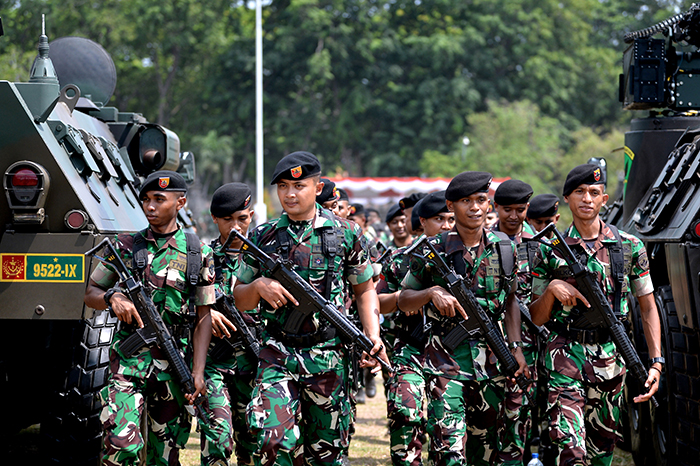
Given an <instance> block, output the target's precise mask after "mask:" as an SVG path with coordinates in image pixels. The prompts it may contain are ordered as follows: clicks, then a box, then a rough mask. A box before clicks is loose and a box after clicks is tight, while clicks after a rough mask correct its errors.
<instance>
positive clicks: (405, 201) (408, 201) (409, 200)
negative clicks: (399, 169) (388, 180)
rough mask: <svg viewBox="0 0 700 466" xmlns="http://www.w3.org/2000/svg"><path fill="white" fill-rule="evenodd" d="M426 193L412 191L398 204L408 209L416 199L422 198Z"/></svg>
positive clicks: (414, 203)
mask: <svg viewBox="0 0 700 466" xmlns="http://www.w3.org/2000/svg"><path fill="white" fill-rule="evenodd" d="M426 195H427V193H413V194H411V195H410V196H406V197H404V198H402V199H401V200H400V201H399V205H400V206H401V208H402V209H410V208H411V207H414V206H415V205H416V204H418V201H420V200H421V199H423V198H424V197H425V196H426Z"/></svg>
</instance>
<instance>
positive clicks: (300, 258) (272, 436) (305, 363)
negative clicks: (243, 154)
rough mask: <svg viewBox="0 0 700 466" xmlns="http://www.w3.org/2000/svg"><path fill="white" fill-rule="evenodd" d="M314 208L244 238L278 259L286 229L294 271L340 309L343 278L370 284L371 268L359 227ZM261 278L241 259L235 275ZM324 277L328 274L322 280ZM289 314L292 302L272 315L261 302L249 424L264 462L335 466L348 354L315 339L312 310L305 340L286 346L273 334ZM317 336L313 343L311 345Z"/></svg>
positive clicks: (342, 434)
mask: <svg viewBox="0 0 700 466" xmlns="http://www.w3.org/2000/svg"><path fill="white" fill-rule="evenodd" d="M316 209H317V211H316V216H315V217H314V219H313V220H311V221H310V222H291V221H290V219H289V217H288V216H287V214H285V213H283V214H282V216H281V217H280V218H279V219H276V220H273V221H271V222H268V223H266V224H263V225H261V226H259V227H258V228H256V229H255V231H253V232H252V234H251V236H250V240H251V241H252V242H253V243H255V244H256V245H258V246H259V247H260V248H261V249H262V250H263V251H265V252H266V253H268V254H269V255H271V256H272V257H273V258H275V257H279V252H278V244H277V243H278V240H277V230H286V231H287V234H289V236H290V237H291V248H290V252H289V256H288V259H289V260H291V261H292V263H293V264H294V266H295V270H296V271H297V273H299V275H300V276H301V277H302V278H304V279H305V280H308V281H309V283H311V285H312V286H313V287H314V288H315V289H317V290H318V292H319V293H320V294H322V295H323V294H324V293H326V289H325V288H326V285H325V284H326V283H330V290H328V293H326V294H327V295H329V300H330V301H331V302H333V303H334V304H335V305H336V306H338V308H339V309H340V310H341V311H342V310H343V309H344V303H345V301H346V295H347V289H348V287H347V285H346V281H349V282H350V284H360V283H364V282H367V281H369V280H371V279H372V267H371V265H370V262H369V257H368V254H367V250H366V247H365V241H364V240H362V239H361V238H362V233H361V231H360V229H359V227H358V226H357V225H354V224H353V223H352V222H349V221H347V220H344V219H341V218H338V217H336V216H335V215H333V214H332V213H331V212H330V211H328V210H326V209H322V208H321V207H320V206H319V205H317V206H316ZM326 228H335V229H336V231H337V232H338V235H339V238H338V239H339V241H338V243H339V244H338V249H339V251H338V253H336V255H335V256H334V257H333V260H332V261H331V260H330V259H329V257H326V256H325V255H324V254H323V248H322V240H321V238H322V236H323V235H322V231H323V230H324V229H326ZM285 259H287V258H285ZM265 273H266V272H265V271H261V270H259V269H258V266H257V264H256V263H255V262H254V261H253V260H252V259H250V258H248V257H247V256H246V258H244V259H243V260H241V261H240V268H239V270H238V272H237V273H236V275H237V277H238V280H240V281H241V283H251V282H252V281H253V280H254V279H255V278H257V277H259V276H260V275H261V274H262V275H265ZM327 274H331V275H330V279H329V282H326V275H327ZM293 312H295V306H294V305H293V304H288V305H287V306H284V307H282V308H280V309H277V310H276V311H275V310H274V309H272V308H271V307H269V306H268V305H267V304H266V303H263V304H262V307H261V316H262V318H263V319H264V320H265V321H266V326H265V329H264V330H263V343H262V347H261V351H260V365H259V368H258V376H257V380H256V386H255V389H254V391H253V398H252V401H251V402H250V404H249V405H248V412H247V418H248V424H249V426H250V428H251V429H253V430H255V431H256V433H257V439H258V449H259V453H260V463H261V464H263V465H270V464H280V465H291V464H295V465H298V464H302V463H304V464H306V463H308V464H312V465H316V464H324V465H325V464H330V465H340V464H341V453H342V451H343V449H344V447H346V446H347V444H348V429H349V424H350V420H351V416H350V411H351V406H350V399H349V396H348V388H349V387H348V377H347V375H348V355H347V351H346V349H345V348H344V347H343V345H342V343H341V341H340V337H338V336H334V337H330V338H327V337H328V335H327V334H326V338H321V335H323V334H324V333H325V330H324V329H325V328H326V324H324V323H323V321H322V320H321V317H320V314H319V313H317V312H314V313H312V315H311V316H310V318H307V319H306V320H305V321H304V323H303V325H302V328H301V330H300V334H303V335H306V336H307V337H305V338H308V341H309V343H308V344H307V345H302V344H298V343H297V344H294V343H292V344H285V342H284V340H285V339H288V338H289V337H285V336H284V335H281V334H280V332H281V331H282V330H281V323H284V322H286V320H287V318H288V316H289V315H291V313H293ZM316 336H318V337H319V340H320V341H315V337H316Z"/></svg>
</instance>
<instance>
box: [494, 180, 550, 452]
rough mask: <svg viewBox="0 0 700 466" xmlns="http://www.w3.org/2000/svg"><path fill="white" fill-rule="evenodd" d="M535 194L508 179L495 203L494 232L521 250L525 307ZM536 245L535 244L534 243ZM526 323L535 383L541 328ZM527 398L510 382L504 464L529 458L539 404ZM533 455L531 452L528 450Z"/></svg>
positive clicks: (520, 290)
mask: <svg viewBox="0 0 700 466" xmlns="http://www.w3.org/2000/svg"><path fill="white" fill-rule="evenodd" d="M530 196H532V187H531V186H530V185H529V184H527V183H525V182H523V181H520V180H514V179H513V180H507V181H504V182H503V183H501V184H500V185H499V186H498V188H497V189H496V192H495V194H494V196H493V202H494V204H495V206H496V211H497V212H498V221H497V222H496V224H495V225H494V226H493V229H492V231H500V232H502V233H505V234H506V235H508V237H509V238H510V239H511V240H512V241H513V242H514V243H515V245H516V248H517V250H518V273H517V283H518V287H517V289H516V296H517V298H518V300H520V303H521V304H522V305H524V306H527V305H528V304H530V296H531V292H532V279H531V276H530V267H529V257H530V256H531V255H533V254H534V253H533V254H528V252H529V251H533V250H534V249H535V247H534V246H529V245H530V243H527V242H523V240H524V239H528V238H532V236H533V235H534V234H535V232H534V231H533V230H532V228H531V227H530V225H529V224H527V223H525V217H526V215H527V212H528V210H529V203H528V201H529V199H530ZM533 244H534V243H533ZM521 321H522V326H521V328H520V334H521V347H522V350H523V356H525V361H526V362H527V365H528V367H529V369H530V375H531V376H532V380H533V382H536V381H537V354H538V350H539V348H538V340H537V329H536V328H531V324H528V322H527V319H523V316H522V315H521ZM529 391H530V393H531V394H532V395H533V397H534V395H535V393H536V385H535V383H533V384H532V385H531V386H530V387H529ZM524 399H526V398H525V396H524V394H523V392H522V391H521V390H520V389H519V388H518V386H517V385H516V384H514V383H512V382H510V381H506V399H505V413H506V415H505V416H504V417H503V418H501V421H502V422H503V424H502V425H501V427H500V428H499V429H500V430H499V435H500V436H501V439H502V440H501V448H500V449H499V451H498V457H499V459H500V461H502V463H503V464H507V465H522V464H523V459H524V458H525V457H524V455H525V444H526V440H527V436H528V434H529V432H530V429H531V427H532V410H533V409H535V408H536V407H533V406H528V405H523V400H524ZM527 456H529V452H528V453H527Z"/></svg>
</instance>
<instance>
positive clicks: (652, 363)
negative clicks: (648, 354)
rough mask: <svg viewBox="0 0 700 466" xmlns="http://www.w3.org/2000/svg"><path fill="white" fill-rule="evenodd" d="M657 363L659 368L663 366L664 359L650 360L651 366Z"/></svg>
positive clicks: (664, 363)
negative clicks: (659, 365)
mask: <svg viewBox="0 0 700 466" xmlns="http://www.w3.org/2000/svg"><path fill="white" fill-rule="evenodd" d="M657 362H658V363H659V364H661V366H665V365H666V359H664V358H652V360H651V365H654V364H655V363H657Z"/></svg>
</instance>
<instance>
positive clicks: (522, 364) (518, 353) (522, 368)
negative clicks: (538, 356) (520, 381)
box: [511, 346, 530, 383]
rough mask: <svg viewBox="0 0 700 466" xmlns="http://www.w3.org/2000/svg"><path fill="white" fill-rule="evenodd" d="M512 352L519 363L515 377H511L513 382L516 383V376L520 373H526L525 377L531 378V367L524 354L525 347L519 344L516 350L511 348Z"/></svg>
mask: <svg viewBox="0 0 700 466" xmlns="http://www.w3.org/2000/svg"><path fill="white" fill-rule="evenodd" d="M511 353H512V354H513V357H514V358H515V362H517V363H518V370H517V371H515V374H514V377H513V378H512V379H511V380H512V382H513V383H515V377H518V376H519V375H521V374H523V375H525V378H527V379H529V378H530V368H529V367H528V365H527V361H526V360H525V355H524V354H523V349H522V348H521V347H519V346H517V347H516V348H515V349H514V350H511Z"/></svg>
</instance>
